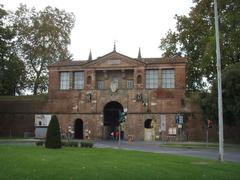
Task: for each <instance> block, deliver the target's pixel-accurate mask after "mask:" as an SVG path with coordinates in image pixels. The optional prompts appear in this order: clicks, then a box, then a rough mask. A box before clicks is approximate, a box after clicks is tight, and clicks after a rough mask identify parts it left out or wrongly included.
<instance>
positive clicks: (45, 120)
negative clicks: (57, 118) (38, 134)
mask: <svg viewBox="0 0 240 180" xmlns="http://www.w3.org/2000/svg"><path fill="white" fill-rule="evenodd" d="M51 117H52V115H49V114H35V127H41V126H48V125H49V122H50V120H51Z"/></svg>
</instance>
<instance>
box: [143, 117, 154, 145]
mask: <svg viewBox="0 0 240 180" xmlns="http://www.w3.org/2000/svg"><path fill="white" fill-rule="evenodd" d="M144 140H145V141H153V140H155V129H154V126H153V120H152V119H147V120H146V121H145V122H144Z"/></svg>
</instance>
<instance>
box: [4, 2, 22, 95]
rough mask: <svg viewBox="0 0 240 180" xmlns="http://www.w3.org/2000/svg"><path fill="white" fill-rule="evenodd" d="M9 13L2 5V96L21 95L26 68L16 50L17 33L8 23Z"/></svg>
mask: <svg viewBox="0 0 240 180" xmlns="http://www.w3.org/2000/svg"><path fill="white" fill-rule="evenodd" d="M7 15H8V13H7V12H6V11H5V10H4V9H3V6H1V5H0V95H13V96H14V95H16V94H21V90H22V89H23V88H24V77H25V67H24V64H23V62H22V61H21V60H20V59H19V58H18V56H17V54H16V53H15V48H14V41H13V39H14V37H15V33H14V31H13V30H11V28H10V27H9V26H7V23H6V16H7Z"/></svg>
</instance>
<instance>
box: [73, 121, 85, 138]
mask: <svg viewBox="0 0 240 180" xmlns="http://www.w3.org/2000/svg"><path fill="white" fill-rule="evenodd" d="M74 133H75V134H74V138H75V139H83V121H82V120H81V119H76V120H75V124H74Z"/></svg>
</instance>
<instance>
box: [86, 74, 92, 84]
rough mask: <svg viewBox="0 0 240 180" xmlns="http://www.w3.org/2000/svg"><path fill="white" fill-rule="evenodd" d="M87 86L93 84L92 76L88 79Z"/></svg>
mask: <svg viewBox="0 0 240 180" xmlns="http://www.w3.org/2000/svg"><path fill="white" fill-rule="evenodd" d="M87 84H92V76H88V77H87Z"/></svg>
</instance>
